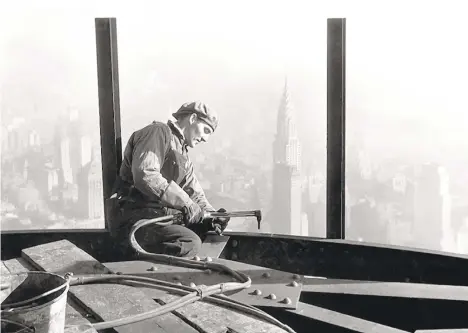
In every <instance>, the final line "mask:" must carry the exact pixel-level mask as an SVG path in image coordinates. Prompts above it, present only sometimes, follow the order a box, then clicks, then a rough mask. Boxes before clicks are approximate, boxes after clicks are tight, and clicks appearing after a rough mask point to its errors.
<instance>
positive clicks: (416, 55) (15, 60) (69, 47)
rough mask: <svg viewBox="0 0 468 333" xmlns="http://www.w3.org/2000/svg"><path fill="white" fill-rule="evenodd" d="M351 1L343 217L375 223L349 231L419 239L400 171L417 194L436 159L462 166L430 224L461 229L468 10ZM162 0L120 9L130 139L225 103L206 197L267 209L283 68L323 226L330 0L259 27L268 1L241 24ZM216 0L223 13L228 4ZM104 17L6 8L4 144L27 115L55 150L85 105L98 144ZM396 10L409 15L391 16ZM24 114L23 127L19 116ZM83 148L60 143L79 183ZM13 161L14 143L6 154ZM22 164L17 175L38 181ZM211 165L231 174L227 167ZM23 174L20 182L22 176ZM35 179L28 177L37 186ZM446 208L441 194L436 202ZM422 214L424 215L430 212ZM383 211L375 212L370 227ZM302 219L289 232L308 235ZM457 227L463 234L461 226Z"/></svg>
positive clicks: (38, 141)
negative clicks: (185, 109)
mask: <svg viewBox="0 0 468 333" xmlns="http://www.w3.org/2000/svg"><path fill="white" fill-rule="evenodd" d="M341 4H342V5H344V7H343V8H344V9H343V15H344V16H346V17H347V96H346V98H347V100H346V102H347V117H346V133H347V141H346V143H347V147H346V149H347V156H346V160H347V162H346V163H347V165H346V172H347V174H348V175H349V177H347V184H346V188H347V193H348V194H349V195H347V206H349V211H348V212H347V216H348V218H349V220H350V221H351V225H353V226H354V227H356V225H357V222H356V217H355V216H356V214H357V215H358V216H359V214H361V216H364V217H363V220H365V223H364V222H363V225H366V226H367V227H366V228H367V229H366V228H364V227H362V226H361V228H356V229H355V230H356V232H355V233H353V232H350V234H351V235H354V236H355V238H356V239H359V238H362V237H361V236H362V234H364V235H366V236H365V237H364V240H366V238H367V239H368V240H369V239H370V240H379V241H382V242H390V243H395V242H397V243H398V242H401V243H407V242H409V244H412V243H411V242H413V243H414V242H415V240H414V239H413V240H411V239H409V238H411V237H413V238H414V237H416V236H415V235H416V234H415V233H413V234H411V237H408V239H407V240H406V239H403V238H404V237H401V238H398V237H397V236H398V235H403V234H405V235H408V230H412V226H408V223H409V221H411V223H416V222H415V221H416V219H413V217H411V215H412V214H413V215H414V214H415V211H416V210H417V209H416V208H415V207H413V206H414V205H413V204H410V202H412V201H414V200H416V201H417V200H419V199H418V198H416V197H415V194H411V193H409V192H407V191H406V190H405V191H402V190H401V189H398V188H399V187H398V186H396V188H397V189H395V188H394V186H393V185H392V184H393V183H392V182H393V181H395V182H396V183H397V184H401V183H405V182H407V183H408V184H410V185H408V186H407V188H408V191H410V192H411V191H413V190H414V191H416V188H414V189H413V188H412V187H413V185H411V184H413V183H414V182H415V179H416V178H414V177H413V176H408V174H411V172H409V171H407V170H409V169H413V168H418V167H419V166H421V165H424V164H425V163H426V162H430V163H433V165H435V164H438V165H441V166H443V167H444V168H445V169H446V170H447V173H448V174H449V175H450V179H449V180H448V187H449V192H448V194H447V193H446V194H445V197H443V196H436V195H433V197H431V198H430V199H428V200H429V201H430V200H433V201H434V202H435V201H437V200H438V201H437V202H439V203H441V202H444V204H441V207H442V206H443V207H445V208H440V211H439V212H436V213H437V214H439V213H440V225H438V226H436V227H434V228H433V230H438V231H433V232H432V235H431V236H432V237H433V238H437V237H443V233H444V231H443V230H442V229H443V228H444V225H445V227H446V225H447V224H450V225H451V227H452V228H453V230H456V231H457V230H462V229H463V225H464V223H466V222H464V221H465V219H466V218H467V216H468V213H467V212H466V211H467V207H468V190H467V189H466V188H465V187H464V186H463V184H465V183H466V181H468V174H467V173H466V171H465V166H466V163H468V155H465V154H463V153H460V152H463V151H468V142H467V140H464V136H465V132H466V131H465V127H466V125H465V124H466V121H463V120H464V119H466V118H463V116H466V106H465V103H464V93H463V92H464V91H465V90H466V82H465V81H464V80H463V78H464V77H465V76H466V75H468V67H466V66H467V63H466V62H465V61H464V59H465V58H466V57H468V48H467V47H466V45H464V44H463V43H458V42H457V41H458V40H460V38H463V34H462V32H461V31H463V20H457V19H454V18H455V17H459V16H457V15H461V14H460V13H462V11H461V10H456V9H453V8H452V9H450V10H449V9H443V10H442V9H441V8H436V7H437V6H434V5H428V6H427V7H426V8H425V9H426V10H429V11H432V14H433V15H436V14H437V15H438V16H437V17H436V16H434V17H429V16H427V15H425V16H424V17H419V16H418V17H419V18H418V20H419V21H418V22H419V23H418V24H415V21H414V16H413V15H412V14H411V13H417V12H418V10H419V9H418V8H413V7H411V6H406V7H405V10H404V13H401V15H400V16H398V14H397V13H398V12H399V10H398V8H399V7H398V6H396V5H390V4H389V3H388V4H389V5H388V8H386V9H385V10H380V11H379V10H378V9H376V8H375V7H373V6H369V7H368V9H369V10H371V11H373V12H374V13H376V12H380V13H382V12H383V11H389V12H392V13H394V14H395V15H397V16H393V17H383V18H382V17H381V16H379V15H377V14H376V15H363V14H362V13H359V10H358V9H353V8H351V7H353V6H351V5H346V4H345V3H344V2H342V3H341ZM205 5H206V4H205ZM156 6H157V7H158V6H159V7H158V10H157V11H156V13H154V15H156V17H157V18H158V19H155V18H154V15H153V13H151V14H149V13H145V15H149V16H145V15H143V16H141V15H134V14H132V13H130V12H126V11H125V10H124V9H123V8H124V7H120V6H116V7H113V10H115V12H116V13H119V15H118V16H117V24H118V43H119V67H120V68H119V75H120V88H121V89H120V92H121V96H120V97H121V119H122V134H123V135H122V139H123V141H122V142H123V144H124V145H125V144H126V141H127V139H128V136H129V135H130V134H131V132H133V131H134V130H136V129H137V128H139V127H142V126H144V125H146V124H148V123H149V122H151V121H153V120H165V119H167V118H168V117H169V115H170V113H171V112H173V111H175V109H177V108H178V106H179V105H180V104H182V103H184V102H186V101H189V100H195V99H200V100H203V101H205V102H207V104H208V105H210V106H212V107H213V108H215V109H216V110H218V111H219V113H220V117H221V122H220V130H219V131H217V132H216V133H215V134H214V135H213V137H212V139H211V140H210V142H209V143H207V144H206V145H204V146H203V147H200V150H197V151H196V152H191V153H190V154H191V156H192V157H193V158H194V159H199V163H197V168H198V170H197V171H200V172H201V174H202V175H203V177H202V178H203V181H204V184H206V186H207V188H209V190H208V191H210V192H211V193H210V195H212V196H213V198H215V199H214V200H216V201H217V202H219V203H220V204H221V203H223V204H224V205H226V204H229V202H231V203H232V206H233V207H244V206H249V205H253V202H260V204H261V205H262V208H264V209H265V210H270V208H271V207H270V206H271V202H272V199H271V196H273V195H274V193H276V192H275V190H274V189H273V188H274V184H275V182H274V178H275V177H274V176H273V173H274V170H275V168H274V163H273V161H274V158H275V157H274V156H275V149H274V140H275V136H276V135H277V133H279V132H280V131H278V125H279V122H278V108H279V106H280V105H281V98H280V97H281V96H282V94H283V92H284V91H283V90H284V86H283V84H282V83H283V81H284V77H285V75H287V77H288V85H289V86H290V90H291V91H292V92H293V93H292V95H291V97H290V98H291V100H292V101H293V102H294V103H293V104H294V106H295V108H294V109H295V113H296V115H295V116H296V120H297V122H296V130H295V131H296V132H297V141H298V142H300V143H301V147H302V149H301V150H302V151H303V152H304V153H303V154H302V155H301V156H300V159H301V160H302V166H301V176H300V177H299V178H300V180H299V179H298V180H297V182H296V183H297V184H299V183H300V184H301V187H302V198H301V200H300V202H301V205H302V207H301V209H300V210H301V211H304V212H305V214H306V215H307V218H308V223H307V225H308V227H307V234H308V235H314V236H315V235H317V236H323V235H324V226H325V211H324V210H325V207H326V204H325V201H326V199H325V198H326V193H325V187H326V185H325V183H326V176H325V175H326V135H327V133H326V24H325V22H326V18H327V17H330V16H329V13H331V12H333V11H329V10H330V8H332V7H333V6H332V5H331V4H327V6H328V7H327V8H328V9H317V11H314V15H312V16H310V15H309V13H308V12H307V11H305V10H302V9H301V6H300V5H298V4H292V5H288V6H287V5H285V4H284V3H283V4H271V5H269V6H270V7H268V8H267V9H268V10H269V11H270V15H269V16H268V17H266V18H265V20H263V21H262V24H261V25H258V20H257V14H259V13H260V14H261V13H263V10H265V6H263V5H259V4H252V5H251V6H250V7H249V6H248V4H247V3H243V4H241V5H238V6H234V7H233V8H232V9H233V10H234V12H235V13H236V14H237V15H238V16H239V17H243V18H244V19H243V25H242V26H239V25H236V24H233V21H232V20H235V19H236V17H235V15H231V16H229V15H228V16H222V15H221V16H216V17H211V16H210V15H209V14H208V13H207V12H206V11H204V8H205V7H203V6H204V5H200V6H195V5H193V4H192V5H190V8H191V10H192V12H191V13H184V14H181V15H182V16H181V17H180V16H174V15H175V14H176V13H177V8H176V7H177V5H173V4H163V3H162V2H161V3H160V2H157V4H156ZM214 6H215V7H216V6H218V7H216V9H217V10H220V11H221V12H222V13H224V11H223V9H222V8H219V5H216V4H215V5H214ZM246 8H247V9H248V10H245V9H246ZM101 9H102V8H101ZM205 9H206V8H205ZM17 10H18V8H17ZM412 11H413V12H412ZM449 11H451V12H450V13H449ZM194 13H197V17H198V18H199V20H200V24H197V25H194V26H190V29H188V28H187V26H186V25H184V24H186V22H190V20H189V18H190V17H192V14H194ZM56 14H60V15H56ZM293 14H294V15H299V16H294V15H293ZM449 14H450V15H449ZM2 15H3V14H2ZM184 15H188V16H184ZM13 17H14V18H15V19H14V20H13V19H12V18H13ZM17 17H21V18H22V19H17ZM94 17H95V12H94V11H93V10H92V9H91V8H87V9H86V8H82V9H81V10H77V11H76V14H75V13H72V12H71V11H67V10H65V9H64V8H62V9H59V8H56V10H55V11H52V10H48V9H47V8H45V9H44V8H42V9H41V8H33V7H31V8H29V9H28V10H25V11H24V12H17V13H15V15H13V14H12V15H9V17H6V18H5V20H0V22H1V24H8V29H3V31H5V34H2V36H1V37H0V50H1V54H2V57H0V59H1V63H0V76H2V78H4V80H2V82H0V83H1V89H0V108H1V113H2V152H3V150H4V149H3V148H4V141H5V140H4V131H3V129H4V127H3V124H13V123H14V121H15V119H16V120H18V119H17V118H21V117H23V118H24V119H25V122H28V123H30V124H32V125H33V127H34V128H33V129H34V131H35V132H34V133H33V132H31V133H28V134H27V136H25V139H24V140H25V142H28V143H29V144H30V145H31V146H43V145H45V144H46V143H47V142H48V141H50V140H51V139H53V136H54V133H55V126H56V124H57V120H58V119H59V117H61V115H62V114H66V115H68V114H69V112H70V111H73V110H79V113H80V119H81V120H82V121H83V123H84V125H83V128H85V129H88V130H89V131H90V140H91V141H92V142H95V143H97V144H99V142H100V141H99V116H98V101H97V77H96V54H95V51H96V50H95V31H94ZM137 17H138V19H139V20H140V21H138V22H137V20H136V18H137ZM142 17H146V19H143V18H142ZM175 17H177V22H180V21H181V18H186V19H187V21H184V20H182V21H183V23H184V24H182V23H180V24H174V22H175V21H174V18H175ZM292 17H296V18H297V17H302V18H303V20H299V19H292ZM396 19H398V22H399V24H398V25H397V26H396V25H395V24H392V22H395V20H396ZM21 22H27V23H28V24H31V25H34V27H35V28H34V29H30V27H29V26H28V25H27V24H23V23H21ZM41 22H48V24H47V25H44V24H40V23H41ZM139 22H140V23H139ZM148 22H154V23H148ZM279 22H281V24H279ZM214 23H216V24H218V25H217V27H218V29H216V30H213V29H212V26H213V24H214ZM421 26H424V27H425V29H426V30H425V33H421V31H420V27H421ZM369 27H373V29H369ZM416 37H417V38H416ZM462 44H463V45H462ZM446 50H450V52H448V51H446ZM31 54H34V55H35V56H34V57H31ZM280 108H281V106H280ZM59 124H60V123H59ZM14 126H22V125H21V122H17V123H16V125H14ZM59 127H60V126H59ZM74 135H75V134H74ZM76 135H78V134H76ZM87 144H88V143H86V140H84V141H83V140H81V141H79V142H78V141H75V143H74V144H71V142H69V143H67V142H66V140H65V142H63V143H62V147H61V148H60V147H59V148H58V150H55V151H53V152H52V155H54V154H55V155H54V156H55V158H56V159H59V160H60V159H62V160H63V163H62V164H63V166H62V171H61V174H62V175H61V177H62V178H63V179H68V183H70V180H71V182H72V183H73V182H74V179H76V178H77V177H76V171H70V170H73V169H77V167H76V165H80V164H83V161H85V160H86V161H88V162H89V154H85V155H86V156H84V155H83V156H81V155H80V154H79V153H78V152H79V151H80V149H81V148H83V147H87ZM72 146H73V147H72ZM67 147H68V148H67ZM80 147H81V148H80ZM290 147H294V145H291V146H290ZM83 149H84V148H83ZM86 149H87V148H86ZM98 150H99V148H98ZM67 151H68V155H69V157H66V155H67ZM70 151H71V153H70ZM88 151H89V150H88ZM290 151H292V152H293V151H294V149H292V150H290ZM293 155H294V154H293V153H291V156H293ZM35 156H38V155H35ZM295 156H298V155H295ZM3 157H4V155H3V154H2V162H3ZM283 157H284V156H283ZM20 164H21V163H20ZM23 164H24V163H23ZM23 164H22V165H21V166H20V167H18V170H21V172H18V173H19V174H21V175H22V177H24V175H26V176H25V178H27V177H28V173H27V172H24V170H23V169H27V168H25V167H24V165H23ZM29 164H30V165H31V163H30V162H29ZM209 164H214V165H209ZM228 164H236V165H235V166H234V167H232V168H231V169H230V171H229V172H230V173H231V176H229V175H228V174H224V173H223V172H222V168H221V167H222V166H225V165H228ZM73 165H75V166H73ZM30 168H31V167H30ZM283 169H284V170H282V171H279V170H280V168H276V170H277V171H276V172H277V173H278V174H283V175H284V178H287V177H289V176H287V175H288V172H289V171H288V170H286V169H287V168H283ZM215 173H218V175H221V176H222V177H223V179H224V180H223V179H218V178H219V177H215V176H214V174H215ZM286 176H287V177H286ZM441 177H442V176H441ZM2 178H3V175H2ZM50 178H51V179H52V180H51V181H52V182H53V183H58V182H59V181H60V180H59V178H60V177H59V175H58V174H57V177H55V176H51V177H50ZM394 178H395V179H394ZM289 179H290V180H291V179H292V178H289ZM434 179H435V178H434ZM15 181H16V180H15ZM435 182H436V181H435V180H434V184H435ZM290 183H291V181H290ZM11 184H12V185H11V186H12V187H14V186H13V185H16V183H15V182H14V181H13V182H11ZM95 185H96V184H95ZM276 185H277V186H276V187H278V184H276ZM24 186H25V188H27V189H30V187H28V186H29V185H28V184H27V183H25V184H24ZM41 186H45V185H41ZM45 187H48V188H49V187H50V186H45ZM285 187H287V186H286V185H284V187H283V188H285ZM289 187H290V186H289ZM96 188H99V186H96ZM22 191H23V188H22ZM431 191H432V190H431ZM75 192H76V188H75V187H71V188H69V189H68V192H67V195H68V194H69V195H70V196H71V197H73V196H74V195H75V194H74V193H75ZM78 192H79V191H78ZM416 192H417V191H416ZM25 193H26V194H28V196H30V197H34V196H31V193H30V192H28V191H26V190H24V191H23V192H21V194H22V195H23V194H25ZM418 193H421V191H419V192H418ZM59 194H60V193H59ZM448 196H449V197H450V198H448ZM296 197H297V195H296ZM247 198H249V199H247ZM230 200H231V201H230ZM72 201H73V200H72ZM295 202H299V200H295ZM255 205H257V204H255ZM274 206H275V205H274ZM350 206H353V208H352V207H350ZM402 206H404V207H403V208H401V207H402ZM420 206H422V205H420ZM436 206H437V205H436V204H433V205H431V208H432V207H436ZM449 206H451V208H447V207H449ZM2 207H3V206H2ZM411 207H412V208H411ZM287 209H289V208H287ZM399 210H402V211H399ZM448 210H450V211H451V218H450V222H447V221H448V220H449V219H448V218H447V211H448ZM295 211H298V210H297V209H296V210H295ZM442 211H444V213H443V214H445V215H443V214H442ZM436 213H433V214H432V215H437V214H436ZM405 214H406V215H405ZM91 215H93V214H91ZM289 215H291V214H289ZM400 215H401V216H403V217H404V218H403V217H399V216H400ZM422 216H424V215H423V214H421V215H420V217H418V219H419V221H423V220H430V219H429V217H428V216H426V217H422ZM288 218H289V217H288ZM374 219H375V220H378V221H379V222H378V223H374V224H372V223H367V222H369V221H372V220H374ZM417 223H419V225H420V227H418V228H422V227H423V223H422V222H417ZM428 223H429V222H428ZM431 223H435V222H431ZM283 224H284V223H283ZM290 224H291V223H290ZM390 225H392V226H391V227H390ZM396 226H398V228H400V229H398V228H397V227H396ZM354 227H353V228H354ZM378 227H379V228H380V227H381V228H380V229H379V228H378ZM405 228H406V229H405ZM441 228H442V229H441ZM467 228H468V227H467ZM305 229H306V228H303V230H305ZM360 229H362V230H360ZM295 230H296V231H297V230H298V229H297V228H296V229H295ZM296 231H294V232H293V231H291V229H289V231H287V232H290V233H299V234H300V233H302V231H298V232H296ZM358 231H359V232H358ZM360 233H361V236H360V235H359V234H360ZM354 236H353V237H354ZM458 236H459V235H458V233H457V234H456V237H455V236H451V238H457V237H458ZM444 237H445V236H444ZM449 238H450V237H449ZM458 238H459V237H458ZM438 242H439V241H438V240H435V239H433V240H431V245H427V246H432V247H439V245H437V244H436V243H438ZM459 243H460V244H461V243H462V241H459ZM457 246H458V245H457ZM460 246H461V245H460ZM466 247H468V246H466ZM445 248H451V247H450V246H446V247H445Z"/></svg>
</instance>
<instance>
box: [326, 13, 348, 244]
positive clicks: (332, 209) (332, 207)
mask: <svg viewBox="0 0 468 333" xmlns="http://www.w3.org/2000/svg"><path fill="white" fill-rule="evenodd" d="M345 40H346V19H345V18H331V19H328V22H327V45H328V46H327V238H338V239H344V238H345V114H346V108H345V106H346V103H345V102H346V89H345V85H346V75H345V73H346V71H345V64H346V61H345V60H346V47H345V46H346V45H345V44H346V43H345Z"/></svg>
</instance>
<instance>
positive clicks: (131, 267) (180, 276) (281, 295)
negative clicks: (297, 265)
mask: <svg viewBox="0 0 468 333" xmlns="http://www.w3.org/2000/svg"><path fill="white" fill-rule="evenodd" d="M203 259H204V258H201V260H203ZM212 260H213V262H216V263H221V264H224V265H226V266H228V267H230V268H231V269H234V270H236V271H239V272H242V273H244V274H246V275H248V276H249V277H250V279H251V280H252V285H251V287H250V288H248V289H244V290H241V291H238V292H234V293H226V295H227V296H229V297H231V298H233V299H235V300H237V301H240V302H243V303H245V304H250V305H253V306H268V307H276V308H285V309H295V308H296V307H297V302H298V301H299V297H300V294H301V290H302V283H303V276H301V275H297V274H292V273H288V272H282V271H277V270H273V269H268V268H265V267H260V266H254V265H248V264H244V263H240V262H235V261H230V260H225V259H216V258H215V259H212ZM104 265H105V266H106V267H107V268H109V269H110V270H111V271H113V272H114V273H117V272H120V273H122V274H131V275H139V276H147V277H152V278H156V279H160V280H164V281H169V282H175V283H177V282H180V283H182V284H183V285H187V286H189V285H190V283H194V284H196V285H214V284H218V283H223V282H234V281H235V279H234V278H233V277H231V276H230V275H227V274H225V273H219V272H216V271H212V270H199V269H191V268H184V267H177V266H170V265H166V264H156V263H152V262H149V261H126V262H114V263H105V264H104ZM258 291H259V292H258Z"/></svg>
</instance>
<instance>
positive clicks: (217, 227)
mask: <svg viewBox="0 0 468 333" xmlns="http://www.w3.org/2000/svg"><path fill="white" fill-rule="evenodd" d="M218 212H220V213H225V212H226V209H224V208H220V209H218ZM230 220H231V218H229V217H217V218H215V219H213V220H212V222H211V223H212V225H213V229H212V230H214V231H215V232H216V233H217V234H218V235H222V234H223V231H224V230H225V229H226V227H227V225H228V223H229V221H230Z"/></svg>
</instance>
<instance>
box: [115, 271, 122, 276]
mask: <svg viewBox="0 0 468 333" xmlns="http://www.w3.org/2000/svg"><path fill="white" fill-rule="evenodd" d="M115 274H117V275H122V274H123V273H122V272H116V273H115Z"/></svg>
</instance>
